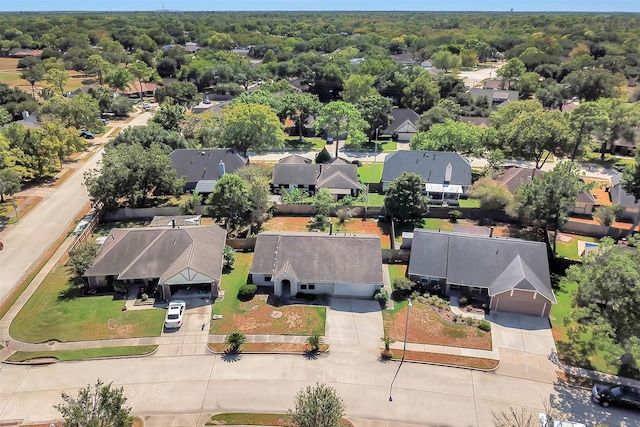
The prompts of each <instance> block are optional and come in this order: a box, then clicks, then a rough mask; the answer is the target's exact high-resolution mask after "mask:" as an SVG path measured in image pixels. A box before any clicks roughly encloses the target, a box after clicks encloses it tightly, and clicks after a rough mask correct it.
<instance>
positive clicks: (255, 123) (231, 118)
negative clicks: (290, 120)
mask: <svg viewBox="0 0 640 427" xmlns="http://www.w3.org/2000/svg"><path fill="white" fill-rule="evenodd" d="M219 140H220V141H221V142H222V144H224V146H225V147H233V148H235V149H237V150H238V151H240V152H241V153H242V154H244V155H245V156H246V154H247V151H249V150H253V151H262V150H271V149H275V148H281V147H283V146H284V133H283V132H282V124H281V123H280V120H279V119H278V116H277V115H276V113H274V112H273V110H272V109H271V107H267V106H266V105H258V104H238V105H234V106H232V107H231V108H229V109H228V110H227V111H225V113H224V117H223V119H222V123H221V129H220V138H219Z"/></svg>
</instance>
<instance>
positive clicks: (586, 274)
mask: <svg viewBox="0 0 640 427" xmlns="http://www.w3.org/2000/svg"><path fill="white" fill-rule="evenodd" d="M565 280H566V281H567V282H574V283H578V284H579V286H578V291H577V293H576V294H575V296H574V304H575V307H574V309H573V310H572V312H571V314H570V315H569V320H573V321H574V322H573V323H572V326H571V327H570V329H569V333H568V336H569V339H570V340H571V341H572V342H574V343H575V344H578V346H576V347H579V346H583V345H584V336H585V334H586V333H587V332H589V347H592V348H593V347H595V348H596V349H600V350H604V351H605V353H606V354H607V362H609V363H612V364H616V365H617V364H620V363H621V362H622V364H624V361H625V360H628V361H630V362H631V363H628V365H631V368H632V370H633V369H638V368H640V339H639V338H638V337H640V311H638V310H637V307H638V304H640V252H639V251H629V250H625V248H623V247H620V246H618V245H615V244H614V242H613V240H612V239H610V238H605V239H603V240H602V241H601V242H600V246H599V248H598V250H597V251H594V252H592V253H589V254H587V256H586V257H585V260H584V262H582V263H580V264H576V265H573V266H571V267H569V269H568V270H567V276H566V279H565ZM624 356H626V357H624Z"/></svg>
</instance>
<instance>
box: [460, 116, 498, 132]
mask: <svg viewBox="0 0 640 427" xmlns="http://www.w3.org/2000/svg"><path fill="white" fill-rule="evenodd" d="M460 121H461V122H462V123H471V124H472V125H475V126H480V127H481V128H484V129H488V128H489V126H491V120H490V119H489V117H474V116H460Z"/></svg>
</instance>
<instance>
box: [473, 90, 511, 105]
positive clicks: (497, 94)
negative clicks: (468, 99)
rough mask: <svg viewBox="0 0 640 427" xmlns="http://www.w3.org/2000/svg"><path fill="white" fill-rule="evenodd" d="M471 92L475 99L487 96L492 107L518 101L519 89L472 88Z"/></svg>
mask: <svg viewBox="0 0 640 427" xmlns="http://www.w3.org/2000/svg"><path fill="white" fill-rule="evenodd" d="M469 94H471V96H472V97H473V99H476V98H479V97H481V96H486V97H487V99H488V100H489V105H490V106H492V107H503V106H505V105H509V104H510V103H512V102H514V101H517V100H518V97H519V92H518V91H517V90H493V89H471V90H469Z"/></svg>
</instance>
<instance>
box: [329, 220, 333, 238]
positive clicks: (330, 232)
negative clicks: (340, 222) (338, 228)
mask: <svg viewBox="0 0 640 427" xmlns="http://www.w3.org/2000/svg"><path fill="white" fill-rule="evenodd" d="M332 234H333V223H332V222H330V223H329V236H331V235H332Z"/></svg>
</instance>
